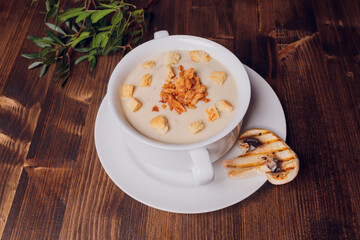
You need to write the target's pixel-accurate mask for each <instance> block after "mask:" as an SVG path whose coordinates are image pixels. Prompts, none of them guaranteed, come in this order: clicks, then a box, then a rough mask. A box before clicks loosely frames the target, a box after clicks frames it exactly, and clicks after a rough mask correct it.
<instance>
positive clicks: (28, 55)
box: [21, 53, 40, 59]
mask: <svg viewBox="0 0 360 240" xmlns="http://www.w3.org/2000/svg"><path fill="white" fill-rule="evenodd" d="M21 56H23V57H24V58H27V59H39V58H40V53H23V54H21Z"/></svg>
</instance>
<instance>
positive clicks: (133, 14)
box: [132, 9, 144, 17]
mask: <svg viewBox="0 0 360 240" xmlns="http://www.w3.org/2000/svg"><path fill="white" fill-rule="evenodd" d="M143 12H144V10H142V9H138V10H135V11H133V12H132V16H133V17H139V16H140V15H141V14H142V13H143Z"/></svg>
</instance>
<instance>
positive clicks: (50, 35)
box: [45, 29, 64, 45]
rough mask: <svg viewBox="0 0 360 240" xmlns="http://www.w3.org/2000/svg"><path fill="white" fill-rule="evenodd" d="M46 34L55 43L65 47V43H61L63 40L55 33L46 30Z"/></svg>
mask: <svg viewBox="0 0 360 240" xmlns="http://www.w3.org/2000/svg"><path fill="white" fill-rule="evenodd" d="M45 32H46V34H47V35H48V36H49V37H51V38H52V39H53V40H54V41H55V42H58V43H60V44H61V45H64V43H63V42H62V41H61V39H60V38H59V37H58V36H56V35H55V33H53V32H51V31H49V30H47V29H45Z"/></svg>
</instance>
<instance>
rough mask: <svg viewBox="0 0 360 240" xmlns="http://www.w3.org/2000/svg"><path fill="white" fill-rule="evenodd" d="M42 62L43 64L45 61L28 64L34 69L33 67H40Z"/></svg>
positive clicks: (29, 67)
mask: <svg viewBox="0 0 360 240" xmlns="http://www.w3.org/2000/svg"><path fill="white" fill-rule="evenodd" d="M41 64H43V63H42V62H33V63H32V64H30V65H29V66H28V69H33V68H36V67H39V66H40V65H41Z"/></svg>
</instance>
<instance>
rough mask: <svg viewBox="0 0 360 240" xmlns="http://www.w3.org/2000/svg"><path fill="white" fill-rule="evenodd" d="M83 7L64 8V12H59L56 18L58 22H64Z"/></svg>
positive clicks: (76, 14)
mask: <svg viewBox="0 0 360 240" xmlns="http://www.w3.org/2000/svg"><path fill="white" fill-rule="evenodd" d="M83 9H84V8H70V9H68V10H66V11H65V12H63V13H62V14H60V15H59V16H58V20H59V21H60V22H65V21H66V20H68V19H70V18H73V17H76V16H78V15H79V14H80V13H81V12H82V10H83Z"/></svg>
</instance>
